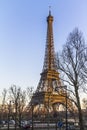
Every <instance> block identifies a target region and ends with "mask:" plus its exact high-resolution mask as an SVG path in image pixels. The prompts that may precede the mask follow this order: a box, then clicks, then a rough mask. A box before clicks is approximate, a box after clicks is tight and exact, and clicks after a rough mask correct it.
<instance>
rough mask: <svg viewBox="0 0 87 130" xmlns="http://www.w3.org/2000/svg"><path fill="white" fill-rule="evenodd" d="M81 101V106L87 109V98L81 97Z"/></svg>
mask: <svg viewBox="0 0 87 130" xmlns="http://www.w3.org/2000/svg"><path fill="white" fill-rule="evenodd" d="M82 103H83V107H84V108H86V109H87V98H83V100H82Z"/></svg>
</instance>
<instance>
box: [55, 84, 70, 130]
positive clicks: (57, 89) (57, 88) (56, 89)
mask: <svg viewBox="0 0 87 130" xmlns="http://www.w3.org/2000/svg"><path fill="white" fill-rule="evenodd" d="M60 88H65V90H66V95H62V94H60V95H61V96H63V97H65V104H66V116H65V118H66V121H65V122H66V130H67V125H68V122H67V86H66V85H65V86H59V87H56V88H55V91H57V92H58V93H59V89H60Z"/></svg>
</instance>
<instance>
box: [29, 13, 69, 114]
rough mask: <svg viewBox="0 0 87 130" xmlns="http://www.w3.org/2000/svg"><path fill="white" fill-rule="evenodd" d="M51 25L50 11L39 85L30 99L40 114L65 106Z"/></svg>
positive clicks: (64, 93) (64, 91)
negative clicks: (56, 105) (57, 106)
mask: <svg viewBox="0 0 87 130" xmlns="http://www.w3.org/2000/svg"><path fill="white" fill-rule="evenodd" d="M52 24H53V16H52V15H51V11H49V15H48V17H47V39H46V48H45V57H44V65H43V69H42V73H41V77H40V81H39V84H38V86H37V89H36V91H35V93H34V94H33V96H32V99H31V104H33V106H34V111H36V112H37V111H38V112H40V110H41V109H42V112H44V113H45V112H48V111H47V109H49V108H50V110H49V111H54V109H56V108H55V104H58V103H61V104H65V105H66V96H64V95H66V90H64V88H62V87H60V86H62V83H61V80H60V77H59V72H58V70H57V63H56V58H55V50H54V40H53V25H52ZM56 87H59V90H58V91H59V92H55V88H56ZM68 104H70V103H68ZM40 107H41V109H40ZM38 109H39V110H38ZM43 109H44V110H43Z"/></svg>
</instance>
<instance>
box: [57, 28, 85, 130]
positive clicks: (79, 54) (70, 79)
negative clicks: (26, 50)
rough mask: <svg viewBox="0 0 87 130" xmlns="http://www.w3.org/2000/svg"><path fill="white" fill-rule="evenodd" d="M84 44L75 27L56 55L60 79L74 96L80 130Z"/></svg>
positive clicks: (83, 82) (81, 129)
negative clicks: (80, 95)
mask: <svg viewBox="0 0 87 130" xmlns="http://www.w3.org/2000/svg"><path fill="white" fill-rule="evenodd" d="M86 51H87V50H86V45H85V41H84V38H83V35H82V33H81V32H80V31H79V30H78V28H75V29H74V30H73V32H72V33H70V34H69V37H68V39H67V41H66V44H65V45H64V47H63V50H62V53H61V54H60V55H59V54H58V57H57V60H58V69H59V70H60V71H61V72H62V74H63V77H62V80H63V81H64V82H66V83H67V84H68V86H69V88H70V91H71V92H72V93H73V96H74V100H73V101H74V103H75V105H76V106H77V109H78V116H79V125H80V130H84V127H83V119H82V112H81V104H80V97H79V90H80V89H81V88H82V87H83V86H84V85H85V79H86V77H85V75H83V70H84V68H85V67H86V66H85V64H86V63H87V59H86V58H85V57H86Z"/></svg>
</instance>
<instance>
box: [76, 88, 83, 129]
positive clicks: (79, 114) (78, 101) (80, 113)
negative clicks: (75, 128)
mask: <svg viewBox="0 0 87 130" xmlns="http://www.w3.org/2000/svg"><path fill="white" fill-rule="evenodd" d="M75 88H77V87H75ZM75 92H76V98H77V104H78V116H79V126H80V130H84V126H83V116H82V111H81V105H80V99H79V94H78V90H77V89H75Z"/></svg>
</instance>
